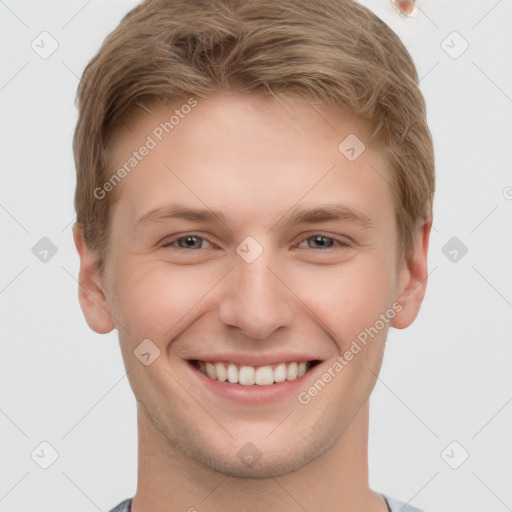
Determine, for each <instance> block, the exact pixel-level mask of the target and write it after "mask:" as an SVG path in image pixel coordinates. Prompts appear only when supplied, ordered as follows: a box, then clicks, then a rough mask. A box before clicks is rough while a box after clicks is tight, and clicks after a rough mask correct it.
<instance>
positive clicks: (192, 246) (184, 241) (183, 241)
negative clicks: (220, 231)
mask: <svg viewBox="0 0 512 512" xmlns="http://www.w3.org/2000/svg"><path fill="white" fill-rule="evenodd" d="M204 243H208V242H207V241H206V240H205V239H204V238H201V237H200V236H196V235H186V236H182V237H179V238H175V239H173V240H169V241H168V242H166V243H165V244H163V245H162V247H176V248H177V249H185V250H187V249H188V250H193V251H196V250H198V249H202V248H203V244H204Z"/></svg>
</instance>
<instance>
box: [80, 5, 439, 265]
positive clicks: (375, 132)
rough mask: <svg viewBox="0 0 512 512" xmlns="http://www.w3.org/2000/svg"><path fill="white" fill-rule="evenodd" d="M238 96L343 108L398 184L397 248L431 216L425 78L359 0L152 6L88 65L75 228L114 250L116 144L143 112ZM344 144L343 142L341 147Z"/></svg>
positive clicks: (406, 247) (136, 14)
mask: <svg viewBox="0 0 512 512" xmlns="http://www.w3.org/2000/svg"><path fill="white" fill-rule="evenodd" d="M220 89H233V90H237V91H246V92H248V93H262V94H264V95H268V96H275V97H277V95H285V96H295V97H302V98H305V99H308V100H310V101H317V102H320V103H322V104H323V105H327V106H330V105H334V106H338V107H342V108H344V109H346V110H348V111H349V112H351V113H352V114H354V115H355V116H356V118H357V119H360V120H362V121H364V122H365V124H366V126H368V127H369V133H370V141H371V143H372V144H373V145H374V147H375V148H377V149H379V150H381V151H382V155H383V156H384V158H385V161H386V163H387V165H388V166H389V169H390V174H391V177H392V183H391V184H390V185H391V190H392V193H393V198H394V203H395V210H396V221H397V228H398V234H399V244H400V248H399V250H400V253H401V255H402V256H404V257H405V258H408V257H409V256H410V254H411V251H412V249H413V247H414V235H415V233H416V232H417V228H418V225H419V223H420V222H421V221H422V220H423V219H425V218H426V217H428V216H430V215H432V202H433V196H434V188H435V173H434V155H433V147H432V138H431V134H430V131H429V129H428V126H427V123H426V107H425V101H424V98H423V96H422V94H421V92H420V89H419V81H418V75H417V72H416V68H415V66H414V63H413V61H412V59H411V56H410V55H409V53H408V51H407V50H406V48H405V47H404V45H403V44H402V42H401V41H400V39H399V38H398V36H397V35H396V34H395V33H394V32H393V31H392V30H391V29H390V28H389V27H388V26H387V25H386V24H385V23H384V22H383V21H382V20H380V19H379V18H378V17H377V16H376V15H374V14H373V13H372V12H371V11H370V10H369V9H367V8H365V7H363V6H361V5H360V4H358V3H357V2H355V1H353V0H279V1H276V0H146V1H144V2H142V3H141V4H140V5H138V6H137V7H135V8H134V9H133V10H131V11H130V12H129V13H128V14H127V15H126V16H125V17H124V18H123V19H122V21H121V23H120V24H119V26H118V27H117V28H116V29H115V30H114V31H113V32H112V33H111V34H110V35H109V36H108V37H107V38H106V39H105V41H104V43H103V45H102V47H101V48H100V50H99V52H98V53H97V55H96V56H95V57H94V58H93V59H92V60H91V61H90V63H89V64H88V65H87V67H86V69H85V71H84V73H83V76H82V80H81V82H80V85H79V87H78V91H77V106H78V110H79V117H78V123H77V126H76V130H75V135H74V140H73V150H74V155H75V165H76V174H77V183H76V191H75V209H76V213H77V224H78V226H79V227H80V228H82V230H83V233H84V237H85V241H86V243H87V245H88V246H89V247H90V248H91V249H93V250H94V251H95V252H97V253H98V256H99V265H100V268H102V267H103V262H104V258H105V257H106V255H107V247H108V240H109V234H110V212H111V208H112V205H113V204H114V201H115V200H116V198H117V197H118V195H117V194H116V193H115V192H116V191H114V193H110V194H107V195H106V196H105V197H104V198H103V199H101V200H98V199H96V197H95V194H94V190H95V189H97V187H101V186H102V184H104V183H105V182H106V181H107V180H108V177H109V173H110V174H111V173H112V169H111V164H110V162H109V161H108V158H107V155H108V141H109V139H110V137H111V136H112V134H113V133H114V131H115V130H116V128H117V127H119V126H120V125H122V124H123V123H124V122H125V119H126V116H127V115H128V114H130V113H132V112H133V111H134V109H135V108H136V107H138V106H144V105H149V104H150V103H154V102H162V103H166V102H169V101H172V100H175V99H177V98H182V97H183V98H186V97H198V98H201V97H205V96H206V95H207V94H208V93H209V92H212V91H215V90H220ZM340 142H341V141H340Z"/></svg>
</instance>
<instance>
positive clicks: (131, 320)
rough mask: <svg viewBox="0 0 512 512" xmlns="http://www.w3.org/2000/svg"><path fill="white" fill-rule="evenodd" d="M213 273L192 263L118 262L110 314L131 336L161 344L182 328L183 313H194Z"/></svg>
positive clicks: (212, 278)
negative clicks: (113, 303) (122, 323)
mask: <svg viewBox="0 0 512 512" xmlns="http://www.w3.org/2000/svg"><path fill="white" fill-rule="evenodd" d="M220 275H221V274H220ZM216 277H217V274H216V273H215V272H208V271H203V270H201V269H200V268H198V267H197V266H194V265H190V266H181V267H180V268H177V267H173V266H171V265H169V264H168V263H155V262H152V263H144V262H139V263H137V262H132V263H130V264H126V265H118V266H117V269H116V277H115V279H116V280H117V286H116V288H117V293H116V298H115V304H116V308H115V309H116V311H115V312H114V314H115V315H116V318H118V319H119V321H121V322H124V326H125V327H126V329H127V330H128V331H129V334H130V338H131V339H132V340H140V339H144V338H149V339H151V340H152V341H154V342H155V343H157V344H160V343H162V344H164V343H165V341H166V340H168V339H169V338H170V337H173V336H176V334H177V333H178V332H180V330H181V329H184V328H186V325H187V319H188V316H187V315H189V314H190V315H193V314H194V309H195V308H194V307H195V306H196V305H197V304H198V303H199V302H200V301H201V299H202V298H203V297H204V296H205V295H206V294H207V293H208V291H209V290H211V289H212V288H213V287H214V285H215V283H216V282H217V280H218V278H217V279H216Z"/></svg>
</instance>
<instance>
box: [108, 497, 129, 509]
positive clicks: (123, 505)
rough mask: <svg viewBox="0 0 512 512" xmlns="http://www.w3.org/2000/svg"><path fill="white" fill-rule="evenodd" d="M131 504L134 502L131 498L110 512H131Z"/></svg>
mask: <svg viewBox="0 0 512 512" xmlns="http://www.w3.org/2000/svg"><path fill="white" fill-rule="evenodd" d="M131 504H132V500H131V498H129V499H127V500H124V501H123V502H121V503H119V505H117V507H114V508H113V509H112V510H111V511H110V512H130V508H131Z"/></svg>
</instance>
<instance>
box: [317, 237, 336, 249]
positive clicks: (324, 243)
mask: <svg viewBox="0 0 512 512" xmlns="http://www.w3.org/2000/svg"><path fill="white" fill-rule="evenodd" d="M314 241H315V245H317V246H320V247H330V246H331V245H332V243H331V242H332V240H328V239H327V238H326V237H325V236H315V237H314Z"/></svg>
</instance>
